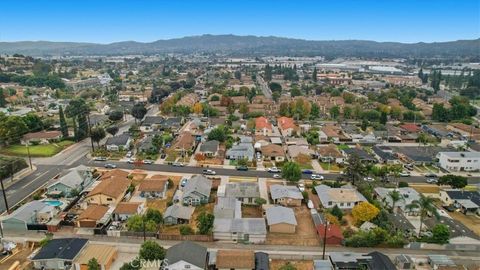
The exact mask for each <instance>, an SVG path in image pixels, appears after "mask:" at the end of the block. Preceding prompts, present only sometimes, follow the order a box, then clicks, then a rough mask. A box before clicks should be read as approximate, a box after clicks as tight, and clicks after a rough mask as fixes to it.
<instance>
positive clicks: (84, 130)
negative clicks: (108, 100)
mask: <svg viewBox="0 0 480 270" xmlns="http://www.w3.org/2000/svg"><path fill="white" fill-rule="evenodd" d="M89 113H90V108H89V107H88V105H87V103H86V102H85V100H84V99H81V98H77V99H72V100H70V102H69V103H68V105H67V107H66V108H65V115H66V116H67V117H68V118H71V119H72V120H73V128H74V133H75V140H76V141H80V140H82V139H84V138H85V137H87V134H88V123H87V115H88V114H89ZM77 124H78V126H77Z"/></svg>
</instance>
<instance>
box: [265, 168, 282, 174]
mask: <svg viewBox="0 0 480 270" xmlns="http://www.w3.org/2000/svg"><path fill="white" fill-rule="evenodd" d="M268 172H270V173H279V172H282V170H280V169H279V168H277V167H271V168H268Z"/></svg>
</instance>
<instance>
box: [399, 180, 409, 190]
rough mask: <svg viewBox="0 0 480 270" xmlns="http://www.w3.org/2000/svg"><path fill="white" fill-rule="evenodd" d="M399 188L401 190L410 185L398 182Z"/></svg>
mask: <svg viewBox="0 0 480 270" xmlns="http://www.w3.org/2000/svg"><path fill="white" fill-rule="evenodd" d="M398 187H399V188H402V187H408V183H407V182H403V181H401V182H398Z"/></svg>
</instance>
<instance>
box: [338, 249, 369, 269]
mask: <svg viewBox="0 0 480 270" xmlns="http://www.w3.org/2000/svg"><path fill="white" fill-rule="evenodd" d="M329 258H330V262H331V263H332V265H333V267H334V269H335V270H351V269H358V270H360V269H369V268H368V265H369V263H370V262H371V260H372V257H371V256H367V255H363V254H360V253H353V252H329Z"/></svg>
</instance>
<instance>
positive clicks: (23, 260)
mask: <svg viewBox="0 0 480 270" xmlns="http://www.w3.org/2000/svg"><path fill="white" fill-rule="evenodd" d="M17 249H18V250H17V251H16V253H15V254H14V255H11V256H10V257H8V258H7V257H4V256H2V257H1V259H2V262H1V263H0V270H7V269H10V266H12V265H13V264H14V263H15V262H16V261H18V262H19V263H20V264H19V265H20V266H24V267H26V268H25V269H29V268H28V267H27V265H29V264H30V263H29V260H28V256H30V254H31V253H32V251H33V250H32V249H31V248H29V247H23V246H22V245H21V244H18V246H17ZM15 269H16V268H15Z"/></svg>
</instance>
